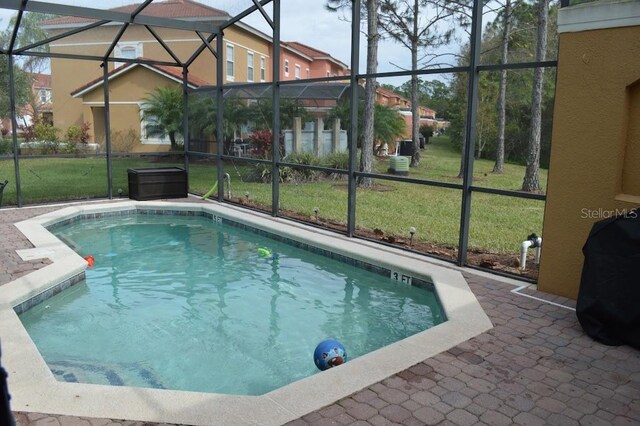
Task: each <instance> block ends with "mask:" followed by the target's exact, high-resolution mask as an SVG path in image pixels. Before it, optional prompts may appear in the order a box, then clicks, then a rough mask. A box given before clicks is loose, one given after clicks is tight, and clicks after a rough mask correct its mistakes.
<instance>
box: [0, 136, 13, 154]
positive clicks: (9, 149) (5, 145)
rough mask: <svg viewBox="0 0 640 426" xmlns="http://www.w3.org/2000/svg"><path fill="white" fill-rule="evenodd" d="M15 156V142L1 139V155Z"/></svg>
mask: <svg viewBox="0 0 640 426" xmlns="http://www.w3.org/2000/svg"><path fill="white" fill-rule="evenodd" d="M9 154H13V140H11V139H0V155H9Z"/></svg>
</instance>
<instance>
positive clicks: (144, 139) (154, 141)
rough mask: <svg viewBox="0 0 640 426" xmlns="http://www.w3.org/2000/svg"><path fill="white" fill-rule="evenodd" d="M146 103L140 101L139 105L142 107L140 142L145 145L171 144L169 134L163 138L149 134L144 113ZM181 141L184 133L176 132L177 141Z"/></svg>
mask: <svg viewBox="0 0 640 426" xmlns="http://www.w3.org/2000/svg"><path fill="white" fill-rule="evenodd" d="M144 105H145V104H144V102H140V103H138V107H139V108H140V143H141V144H143V145H171V139H169V135H166V136H165V137H163V138H158V137H153V138H152V137H148V136H147V125H148V121H146V120H144V118H143V117H144V116H143V115H142V111H143V110H144ZM180 141H182V135H179V134H176V142H180Z"/></svg>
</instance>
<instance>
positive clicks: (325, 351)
mask: <svg viewBox="0 0 640 426" xmlns="http://www.w3.org/2000/svg"><path fill="white" fill-rule="evenodd" d="M313 361H314V362H315V363H316V367H318V369H320V370H322V371H324V370H327V369H329V368H331V367H336V366H338V365H340V364H344V363H345V362H347V350H346V349H345V348H344V346H343V345H342V343H340V342H338V341H337V340H334V339H327V340H323V341H322V342H320V343H318V346H316V350H315V351H314V352H313Z"/></svg>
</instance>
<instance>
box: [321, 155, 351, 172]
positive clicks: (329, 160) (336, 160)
mask: <svg viewBox="0 0 640 426" xmlns="http://www.w3.org/2000/svg"><path fill="white" fill-rule="evenodd" d="M323 163H324V165H325V166H327V167H331V168H332V169H342V170H347V169H348V168H349V152H348V151H340V152H332V153H331V154H329V155H327V156H326V157H325V158H324V160H323Z"/></svg>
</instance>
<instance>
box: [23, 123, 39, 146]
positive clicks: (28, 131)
mask: <svg viewBox="0 0 640 426" xmlns="http://www.w3.org/2000/svg"><path fill="white" fill-rule="evenodd" d="M22 132H23V135H24V141H25V142H32V141H34V140H35V139H36V135H35V133H34V132H33V125H31V126H25V127H23V128H22Z"/></svg>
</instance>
